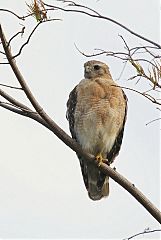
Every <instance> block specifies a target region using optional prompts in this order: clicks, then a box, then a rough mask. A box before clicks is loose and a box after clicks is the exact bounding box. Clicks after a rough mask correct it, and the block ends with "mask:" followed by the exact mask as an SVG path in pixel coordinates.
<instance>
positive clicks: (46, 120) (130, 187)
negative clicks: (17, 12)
mask: <svg viewBox="0 0 161 240" xmlns="http://www.w3.org/2000/svg"><path fill="white" fill-rule="evenodd" d="M0 38H1V41H2V45H3V48H4V51H5V54H6V57H7V59H8V62H9V63H10V66H11V68H12V70H13V72H14V74H15V76H16V78H17V80H18V82H19V84H20V85H21V87H22V89H23V91H24V93H25V94H26V96H27V98H28V99H29V101H30V103H31V104H32V106H33V107H34V108H35V110H36V113H33V112H32V111H30V109H29V108H28V107H26V106H25V105H23V104H21V103H19V102H17V101H16V102H15V100H14V99H13V98H11V96H8V95H7V96H6V94H4V93H3V92H2V91H1V92H0V95H2V96H3V97H5V98H6V99H7V100H8V101H9V102H11V103H13V104H14V105H16V106H17V107H20V108H23V109H24V110H25V111H24V110H20V109H17V108H15V107H14V106H10V105H7V104H5V103H1V104H0V106H1V107H4V108H6V109H8V110H10V111H12V112H15V113H18V114H21V115H23V116H27V117H30V118H32V119H34V120H36V121H37V122H39V123H41V124H42V125H44V126H46V127H47V128H48V129H50V130H51V131H52V132H53V133H54V134H55V135H56V136H57V137H58V138H59V139H61V140H62V141H63V142H64V143H65V144H66V145H67V146H69V147H70V148H71V149H72V150H73V151H75V152H77V153H78V154H80V155H81V156H83V157H84V158H85V159H86V160H87V161H92V162H93V164H96V165H97V166H98V167H99V168H100V169H101V170H102V171H103V172H104V173H105V174H107V175H109V176H110V177H111V178H112V179H113V180H114V181H116V182H117V183H119V184H120V185H121V186H122V187H123V188H125V189H126V190H127V191H128V192H129V193H130V194H131V195H132V196H133V197H134V198H135V199H137V200H138V201H139V202H140V203H141V204H142V205H143V206H144V207H145V208H146V209H147V211H148V212H149V213H150V214H151V215H152V216H153V217H154V218H155V219H156V220H157V221H158V222H160V223H161V213H160V211H159V210H158V209H157V208H156V207H155V206H154V205H153V204H152V203H151V202H150V201H149V200H148V199H147V198H146V197H145V196H144V195H143V194H142V193H141V192H140V191H139V190H138V189H137V188H136V187H135V186H134V184H132V183H130V182H129V181H128V180H127V179H126V178H124V177H123V176H122V175H121V174H119V173H118V172H116V171H115V170H114V169H112V168H111V167H110V166H108V165H107V164H105V163H102V164H101V165H99V163H98V162H97V160H96V159H95V157H94V156H92V155H90V154H87V153H85V152H84V151H83V150H82V148H81V147H80V146H79V144H78V143H76V142H75V141H74V140H73V139H72V138H71V137H69V136H68V135H67V134H66V133H65V132H64V131H63V130H62V129H61V128H60V127H59V126H58V125H57V124H56V123H55V122H54V121H53V120H52V119H51V118H50V117H49V116H48V115H47V113H46V112H45V111H44V110H43V109H42V107H41V106H40V104H39V103H38V102H37V100H36V99H35V97H34V96H33V94H32V92H31V90H30V89H29V87H28V85H27V84H26V82H25V79H24V78H23V76H22V74H21V72H20V71H19V69H18V67H17V65H16V62H15V60H14V59H13V56H12V54H11V50H10V48H9V47H8V45H7V41H6V38H5V36H4V33H3V31H2V28H1V26H0ZM15 103H16V104H15Z"/></svg>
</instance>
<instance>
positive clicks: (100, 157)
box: [96, 152, 103, 167]
mask: <svg viewBox="0 0 161 240" xmlns="http://www.w3.org/2000/svg"><path fill="white" fill-rule="evenodd" d="M96 160H97V161H98V166H99V167H100V166H101V164H102V163H103V157H102V154H101V152H100V153H98V154H97V155H96Z"/></svg>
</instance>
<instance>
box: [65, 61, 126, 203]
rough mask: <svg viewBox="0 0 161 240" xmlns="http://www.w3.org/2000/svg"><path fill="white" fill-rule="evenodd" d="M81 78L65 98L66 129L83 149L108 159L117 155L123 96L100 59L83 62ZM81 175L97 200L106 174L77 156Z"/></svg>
mask: <svg viewBox="0 0 161 240" xmlns="http://www.w3.org/2000/svg"><path fill="white" fill-rule="evenodd" d="M84 70H85V71H84V77H85V78H84V79H83V80H82V81H80V83H79V84H78V85H77V86H76V87H75V88H74V89H73V90H72V92H71V93H70V95H69V100H68V102H67V119H68V121H69V127H70V132H71V134H72V138H74V139H75V140H76V141H77V142H78V143H79V144H80V145H81V147H82V149H83V150H84V151H86V152H87V153H90V154H93V155H95V156H96V158H97V159H98V160H100V161H102V159H108V162H109V164H110V163H112V162H113V161H114V159H115V157H116V156H117V155H118V153H119V150H120V147H121V143H122V138H123V132H124V125H125V121H126V112H127V98H126V95H125V94H124V92H123V90H122V89H121V88H120V87H118V85H117V84H116V83H115V82H114V81H113V79H112V77H111V74H110V71H109V67H108V66H107V65H106V64H105V63H102V62H100V61H96V60H93V61H88V62H86V63H85V64H84ZM78 158H79V160H80V165H81V170H82V175H83V179H84V183H85V186H86V188H87V191H88V195H89V197H90V198H91V199H92V200H99V199H101V198H102V197H105V196H108V195H109V177H108V176H106V175H105V174H104V173H103V172H101V171H100V169H99V168H98V167H97V166H96V165H95V164H92V163H90V162H88V161H86V160H85V159H83V158H82V157H81V156H79V155H78Z"/></svg>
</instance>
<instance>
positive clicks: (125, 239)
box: [123, 229, 161, 240]
mask: <svg viewBox="0 0 161 240" xmlns="http://www.w3.org/2000/svg"><path fill="white" fill-rule="evenodd" d="M154 232H161V229H153V230H149V229H148V230H147V229H145V230H144V231H143V232H140V233H136V234H134V235H132V236H130V237H128V238H124V239H123V240H130V239H132V238H135V237H138V236H141V235H144V234H148V233H154Z"/></svg>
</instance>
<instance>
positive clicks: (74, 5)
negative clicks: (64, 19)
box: [44, 0, 161, 49]
mask: <svg viewBox="0 0 161 240" xmlns="http://www.w3.org/2000/svg"><path fill="white" fill-rule="evenodd" d="M60 1H61V2H66V3H68V2H69V4H68V6H72V7H78V9H67V8H63V7H59V6H55V5H51V4H47V3H44V5H45V6H47V7H50V8H52V9H53V10H55V9H58V10H61V11H64V12H74V13H81V14H84V15H88V16H90V17H93V18H99V19H103V20H107V21H110V22H112V23H114V24H116V25H118V26H120V27H121V28H123V29H125V30H126V31H128V32H129V33H131V34H132V35H134V36H136V37H138V38H140V39H142V40H144V41H146V42H149V43H151V44H152V45H154V46H156V47H157V48H158V49H161V45H160V44H158V43H156V42H154V41H152V40H150V39H148V38H146V37H144V36H142V35H140V34H138V33H136V32H134V31H133V30H131V29H130V28H128V27H126V26H125V25H123V24H122V23H120V22H118V21H116V20H114V19H112V18H110V17H106V16H103V15H101V14H99V13H98V12H96V11H95V10H93V9H92V8H89V7H86V6H84V5H80V4H76V3H74V2H72V1H64V0H60ZM70 2H71V4H70ZM81 8H84V9H86V10H90V12H87V11H85V10H81Z"/></svg>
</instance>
